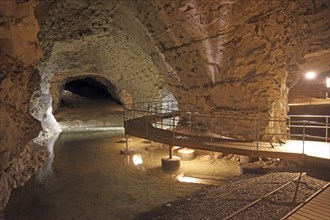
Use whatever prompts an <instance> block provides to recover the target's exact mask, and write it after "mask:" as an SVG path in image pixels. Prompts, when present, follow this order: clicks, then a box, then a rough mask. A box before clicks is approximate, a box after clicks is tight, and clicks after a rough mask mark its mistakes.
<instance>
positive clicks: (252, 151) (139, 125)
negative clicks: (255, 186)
mask: <svg viewBox="0 0 330 220" xmlns="http://www.w3.org/2000/svg"><path fill="white" fill-rule="evenodd" d="M167 116H170V115H169V114H167ZM154 117H155V116H152V115H151V116H150V115H149V116H144V117H138V118H135V119H130V120H127V121H125V131H126V134H127V135H131V136H136V137H140V138H144V139H148V140H151V141H155V142H159V143H163V144H167V145H170V146H180V147H187V148H192V149H199V150H207V151H215V152H223V153H230V154H238V155H247V156H251V157H266V158H281V159H287V160H293V161H295V162H297V163H298V164H301V165H303V163H304V161H305V160H306V155H304V154H302V151H301V150H297V149H298V148H299V147H300V146H298V147H297V146H296V147H292V143H291V144H290V145H289V144H287V146H286V145H285V144H283V145H280V144H271V143H267V142H258V144H257V142H243V141H238V140H232V139H224V138H215V137H213V138H212V139H211V137H204V136H196V135H191V134H183V133H179V132H173V131H170V130H165V129H160V128H155V127H153V126H152V125H151V124H150V122H151V121H152V120H153V119H154ZM156 117H159V116H156ZM297 142H300V145H301V146H302V142H301V141H297ZM257 145H258V146H257ZM325 145H326V146H328V147H327V149H328V150H330V145H329V143H325ZM299 149H301V148H299ZM314 151H315V148H314ZM323 155H324V154H323ZM325 155H326V156H327V155H328V157H330V154H325ZM329 159H330V158H324V160H325V161H323V164H325V166H327V165H328V164H329V161H330V160H329ZM317 160H318V158H317Z"/></svg>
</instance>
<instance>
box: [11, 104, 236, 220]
mask: <svg viewBox="0 0 330 220" xmlns="http://www.w3.org/2000/svg"><path fill="white" fill-rule="evenodd" d="M103 105H104V103H103ZM96 107H97V106H96ZM117 107H118V108H119V106H118V105H117ZM94 108H95V105H94ZM118 108H117V109H116V108H112V110H113V111H112V115H111V114H109V113H108V112H107V111H104V114H103V113H100V112H96V113H92V116H93V114H94V116H95V115H97V116H98V117H96V118H97V119H96V120H95V118H93V120H95V121H97V120H102V117H106V118H107V120H109V121H110V122H111V123H113V124H120V123H122V121H120V120H122V112H120V110H119V109H118ZM62 110H63V109H62ZM74 110H78V111H77V112H76V114H74ZM79 112H80V113H79ZM88 112H91V109H89V110H88V109H87V110H86V109H84V110H79V108H77V107H75V108H67V111H62V112H59V113H61V114H57V115H55V117H57V118H58V117H62V120H66V121H70V120H80V121H86V120H89V117H91V114H88V115H89V116H88V117H87V115H86V113H88ZM81 116H82V117H81ZM84 117H85V118H84ZM123 137H124V134H123V130H120V129H119V130H110V131H99V132H95V131H88V132H87V131H84V132H81V131H79V132H78V131H76V132H62V133H61V134H60V135H59V136H58V138H57V140H56V141H55V144H54V146H53V147H52V146H49V151H50V156H49V158H48V159H47V161H46V162H45V164H44V165H43V167H42V168H41V169H40V170H39V173H38V174H37V175H36V176H34V177H32V178H31V179H30V180H29V181H28V182H27V183H26V184H25V185H24V186H23V187H18V188H17V189H15V190H13V191H12V195H11V198H10V201H9V203H8V205H7V207H6V209H5V218H6V219H8V220H9V219H18V220H21V219H22V220H24V219H26V220H27V219H31V220H32V219H33V220H41V219H47V220H52V219H59V220H66V219H79V220H80V219H93V220H99V219H134V218H135V216H138V215H139V214H141V213H144V212H147V211H149V210H152V209H154V208H157V207H162V206H165V205H166V204H168V203H171V202H173V201H175V200H177V199H179V198H183V197H186V198H189V196H190V195H192V194H193V193H194V192H196V191H198V190H200V189H202V188H203V187H209V186H208V185H204V184H195V183H187V182H180V181H178V177H179V176H182V175H184V176H191V177H198V178H202V179H210V180H213V181H212V184H213V185H214V184H215V185H223V184H224V183H225V180H226V179H227V178H228V177H232V176H235V175H237V174H238V165H237V162H235V161H230V160H214V159H212V158H210V156H209V154H208V153H207V152H196V153H197V154H196V155H197V156H196V158H195V159H193V160H190V161H181V167H180V169H179V170H178V171H175V172H165V171H163V170H162V168H161V157H163V156H166V155H168V148H167V147H166V146H162V145H160V144H157V143H152V142H148V141H146V140H142V139H139V138H134V137H132V142H131V143H130V144H129V146H130V147H131V148H133V149H135V154H133V155H121V154H120V153H119V151H120V149H123V148H124V147H125V144H124V143H122V142H121V139H122V138H123ZM174 153H176V151H175V152H174Z"/></svg>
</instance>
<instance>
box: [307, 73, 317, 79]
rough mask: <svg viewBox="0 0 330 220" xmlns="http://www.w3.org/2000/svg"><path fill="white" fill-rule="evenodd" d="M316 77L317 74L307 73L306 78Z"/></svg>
mask: <svg viewBox="0 0 330 220" xmlns="http://www.w3.org/2000/svg"><path fill="white" fill-rule="evenodd" d="M315 77H316V73H315V72H307V73H306V78H307V79H314V78H315Z"/></svg>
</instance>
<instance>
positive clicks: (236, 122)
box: [125, 100, 330, 148]
mask: <svg viewBox="0 0 330 220" xmlns="http://www.w3.org/2000/svg"><path fill="white" fill-rule="evenodd" d="M178 106H179V104H178V103H177V102H176V101H170V100H166V101H162V102H159V101H151V102H142V103H135V104H133V105H132V107H131V108H130V109H125V112H126V113H125V120H129V119H134V118H136V116H138V115H139V116H140V117H141V116H145V115H149V116H152V118H153V119H152V121H150V123H151V124H152V125H154V126H155V127H160V128H162V129H164V128H165V129H170V130H172V131H173V132H174V131H175V129H176V128H177V126H178V125H179V126H183V127H184V128H189V132H190V133H191V132H192V131H194V132H198V134H199V135H202V136H204V135H205V136H207V137H209V136H210V140H211V142H212V139H213V137H214V135H219V136H220V137H222V136H228V135H229V136H230V134H233V132H231V131H229V132H228V129H229V128H228V126H231V128H232V129H230V130H235V129H236V130H237V132H236V135H235V136H236V138H238V139H241V138H243V139H242V140H244V138H246V140H252V141H255V142H256V145H257V148H258V145H259V142H260V141H261V140H262V136H264V137H269V138H270V140H272V139H273V138H276V139H277V140H281V139H282V140H281V141H284V142H286V140H287V139H290V138H291V137H301V138H302V140H303V145H304V142H305V139H306V138H312V139H319V140H325V141H326V142H328V141H329V138H328V136H329V135H328V133H329V131H328V130H329V117H330V116H327V115H288V116H285V117H272V118H268V119H263V118H260V117H251V116H245V115H244V114H243V113H241V112H237V113H235V114H224V113H220V112H209V113H199V112H188V111H180V110H179V109H178ZM130 112H132V113H133V116H131V117H129V116H128V115H126V114H129V113H130ZM173 112H175V115H170V114H171V113H173ZM136 113H140V114H136ZM249 113H250V111H248V114H249ZM251 113H252V112H251ZM141 114H142V115H141ZM166 114H168V115H169V118H167V119H166V118H164V117H163V116H164V115H166ZM157 116H159V117H158V118H157V119H156V118H155V117H157ZM237 116H239V117H237ZM294 118H324V119H325V122H318V121H311V120H292V119H294ZM150 119H151V118H150ZM150 119H148V120H150ZM155 119H156V120H155ZM147 123H148V122H147ZM226 123H227V124H226ZM261 123H263V124H261ZM265 123H268V125H269V123H273V125H274V123H279V125H278V126H275V125H274V128H271V130H268V132H266V130H265V126H267V124H266V125H265ZM228 124H230V125H228ZM188 126H189V127H188ZM244 126H245V127H244ZM261 126H262V127H261ZM242 127H243V129H241V128H242ZM275 127H276V128H275ZM293 128H295V129H302V131H300V132H302V133H299V134H295V133H292V132H293V131H292V129H293ZM261 129H262V130H261ZM272 129H275V130H272ZM306 129H308V130H306ZM310 129H325V130H326V132H325V137H323V136H316V135H311V134H309V133H308V132H309V130H310ZM146 132H148V131H146ZM173 135H174V134H173ZM173 138H175V137H173Z"/></svg>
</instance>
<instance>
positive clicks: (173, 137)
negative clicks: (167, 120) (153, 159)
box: [170, 116, 175, 159]
mask: <svg viewBox="0 0 330 220" xmlns="http://www.w3.org/2000/svg"><path fill="white" fill-rule="evenodd" d="M174 125H175V117H174V116H173V120H172V126H173V127H172V134H173V135H172V146H171V147H170V159H171V158H172V147H173V146H174V139H175V130H174Z"/></svg>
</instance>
